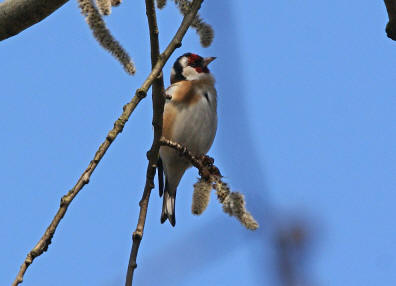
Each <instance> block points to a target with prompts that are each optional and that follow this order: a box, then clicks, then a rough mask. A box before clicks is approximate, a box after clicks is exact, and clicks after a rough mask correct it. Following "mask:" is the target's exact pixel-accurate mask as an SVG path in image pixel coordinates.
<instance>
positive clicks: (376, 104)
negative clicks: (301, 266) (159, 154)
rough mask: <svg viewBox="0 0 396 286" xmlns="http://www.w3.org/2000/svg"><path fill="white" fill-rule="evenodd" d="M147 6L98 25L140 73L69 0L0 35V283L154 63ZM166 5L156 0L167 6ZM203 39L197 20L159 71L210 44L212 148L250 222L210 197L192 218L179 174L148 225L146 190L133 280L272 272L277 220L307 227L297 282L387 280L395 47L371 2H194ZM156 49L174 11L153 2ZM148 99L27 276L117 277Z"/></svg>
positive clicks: (393, 278) (140, 175)
mask: <svg viewBox="0 0 396 286" xmlns="http://www.w3.org/2000/svg"><path fill="white" fill-rule="evenodd" d="M143 2H144V1H125V3H122V4H121V6H120V7H118V8H115V9H113V13H112V15H111V16H109V17H108V18H107V19H106V21H107V23H108V26H109V28H110V29H111V31H112V32H113V34H114V35H115V36H116V37H117V39H118V40H119V41H120V42H121V43H122V44H123V46H124V47H125V48H126V49H127V50H128V51H129V52H130V54H131V56H132V57H133V59H134V60H135V63H136V66H137V69H138V72H137V74H136V76H134V77H129V76H128V75H126V74H125V73H124V72H123V70H122V68H121V67H120V66H119V64H118V63H117V62H116V61H115V60H114V59H113V58H112V57H111V56H110V55H109V54H107V53H106V52H105V51H104V50H102V49H101V48H100V47H99V46H98V44H97V43H96V42H95V40H94V39H93V37H92V36H91V33H90V31H89V29H88V27H87V25H86V24H85V22H84V19H83V17H82V16H81V15H79V11H78V9H77V4H76V3H75V2H73V1H72V2H69V3H67V4H66V5H65V6H64V7H63V8H61V9H59V10H58V11H56V12H55V13H54V14H53V15H51V16H50V17H49V18H47V19H46V20H45V21H43V22H41V23H39V24H38V25H35V26H33V27H31V28H30V29H28V30H26V31H24V32H23V33H21V34H19V35H18V36H16V37H13V38H10V39H8V40H6V41H3V42H1V43H0V54H1V55H2V56H1V63H2V64H1V67H2V68H1V71H0V73H1V77H0V84H1V86H2V93H3V94H2V96H1V97H0V132H1V134H2V140H1V143H0V146H1V148H0V158H1V161H2V162H3V164H2V165H1V167H0V168H1V172H0V180H1V182H2V189H3V191H2V200H1V201H0V225H1V226H2V235H1V236H0V243H1V245H3V249H2V255H1V256H0V264H1V265H2V267H1V268H0V284H1V285H9V284H11V282H12V281H13V279H14V278H15V275H16V273H17V271H18V270H19V266H20V264H21V262H22V261H23V259H24V258H25V256H26V254H27V252H28V251H29V250H30V249H31V248H32V247H33V246H34V245H35V243H36V242H37V241H38V239H39V238H40V237H41V235H42V233H43V232H44V230H45V228H46V227H47V225H48V224H49V222H50V220H51V219H52V217H53V215H54V214H55V212H56V210H57V209H58V204H59V201H60V198H61V196H62V195H63V194H65V193H66V192H67V191H68V190H69V189H70V188H71V187H72V186H73V185H74V183H75V182H76V180H77V179H78V177H79V175H80V174H81V172H82V171H83V170H84V169H85V168H86V166H87V165H88V163H89V161H90V160H91V159H92V157H93V155H94V152H95V151H96V149H97V147H98V146H99V144H100V143H101V142H102V141H103V140H104V138H105V135H106V134H107V132H108V130H110V128H111V127H112V125H113V122H114V121H115V119H116V118H118V116H119V115H120V113H121V111H122V106H123V105H124V104H125V103H126V102H128V101H129V100H130V98H131V97H132V96H133V93H134V91H135V89H136V88H138V87H139V86H140V84H141V83H142V81H143V80H144V78H145V77H146V75H147V74H148V72H149V69H150V66H151V64H150V55H149V37H148V33H147V23H146V22H147V21H146V18H145V8H144V3H143ZM168 2H170V1H168ZM201 14H202V16H203V17H204V18H205V19H206V20H207V22H208V23H210V24H212V26H213V28H214V29H215V31H216V37H215V40H214V43H213V45H212V46H211V47H209V48H207V49H204V48H201V47H200V45H199V39H198V37H197V36H196V35H195V32H194V31H189V32H188V33H187V36H186V37H185V40H184V41H183V47H182V48H181V49H179V50H177V51H176V53H175V54H174V56H172V58H171V60H170V62H169V64H167V66H166V67H165V69H164V74H165V75H166V76H165V80H166V84H168V83H169V80H168V75H169V71H170V66H171V63H173V61H174V60H175V58H176V57H177V56H179V55H180V54H182V53H184V52H187V51H191V52H196V53H199V54H201V55H203V56H217V57H218V58H217V60H216V61H215V62H213V64H212V68H211V71H212V72H213V73H214V74H215V76H216V79H217V90H218V94H219V106H218V108H219V109H218V113H219V129H218V133H217V135H216V139H215V143H214V145H213V147H212V149H211V151H210V152H209V153H210V155H211V156H213V157H214V158H215V159H216V164H217V165H218V166H219V167H220V169H221V170H222V173H223V175H224V176H225V180H226V181H227V182H229V183H230V186H231V187H232V188H233V189H234V190H239V191H241V192H242V193H244V194H245V196H246V200H247V207H248V208H249V209H250V210H251V212H252V214H253V215H254V216H255V217H256V218H257V219H258V221H259V223H260V225H261V228H260V230H259V231H257V232H250V231H247V230H245V229H244V228H243V227H242V226H241V225H240V224H239V223H238V222H237V221H236V220H234V219H233V218H230V217H228V216H227V215H225V214H224V213H222V211H221V207H220V205H219V204H218V203H217V201H216V198H215V196H212V200H211V203H210V205H209V208H208V209H207V211H206V212H205V213H204V214H203V215H201V216H199V217H196V216H193V215H192V214H191V211H190V208H191V196H192V184H193V183H194V182H195V180H196V177H197V172H196V171H195V170H193V169H191V170H189V171H188V172H187V173H186V175H185V176H184V178H183V180H182V182H181V185H180V187H179V193H178V197H177V206H176V215H177V225H176V227H175V228H171V227H170V225H169V224H165V225H161V224H160V223H159V218H160V211H161V205H162V202H161V199H159V197H158V195H157V191H154V192H153V194H152V197H151V201H150V205H149V214H148V218H147V224H146V231H145V236H144V238H143V242H142V244H141V248H140V252H139V256H138V268H137V270H136V273H135V282H136V285H192V286H194V285H278V279H277V276H276V265H275V262H274V261H275V258H274V257H275V251H274V248H273V243H272V236H273V229H274V227H275V226H276V225H278V224H279V223H280V224H282V223H283V222H284V221H286V222H287V221H294V220H300V219H303V220H305V221H306V222H307V224H308V225H309V229H310V230H311V233H310V235H311V244H310V251H309V253H308V257H307V261H306V267H305V268H306V269H305V271H306V273H307V276H308V277H309V280H310V282H312V283H311V285H395V283H396V274H395V271H394V269H395V268H396V229H395V227H394V219H393V218H394V217H395V215H396V212H395V207H394V202H395V199H396V195H395V191H396V189H395V177H396V167H395V166H396V151H395V146H396V128H395V122H396V99H395V98H396V97H395V88H394V87H395V75H396V43H395V42H393V41H391V40H389V39H388V38H387V37H386V35H385V32H384V28H385V24H386V22H387V15H386V9H385V6H384V4H383V2H382V1H377V2H374V1H371V2H369V1H368V2H364V1H363V2H362V1H356V0H353V1H332V2H323V1H321V2H318V1H266V2H262V1H250V3H249V4H246V3H245V2H244V1H225V0H222V1H205V3H204V5H203V9H202V10H201ZM158 15H159V27H160V42H161V47H162V48H164V47H165V46H166V45H167V43H168V41H169V39H170V37H171V36H172V35H173V33H174V32H175V31H176V29H177V27H178V24H179V22H180V21H181V16H180V15H179V13H178V12H177V11H176V10H175V8H174V5H173V4H172V3H168V5H167V8H166V9H165V10H163V11H160V12H159V13H158ZM151 116H152V113H151V102H150V98H149V97H148V98H146V99H145V100H144V101H143V102H141V104H140V105H139V106H138V108H137V109H136V111H135V112H134V114H133V115H132V117H131V119H130V121H129V122H128V123H127V125H126V127H125V129H124V131H123V133H122V134H121V135H120V136H119V137H118V138H117V140H116V141H115V142H114V143H113V145H112V146H111V147H110V149H109V150H108V152H107V153H106V156H105V157H104V159H103V160H102V162H101V163H100V165H99V166H98V168H97V170H96V171H95V173H94V174H93V176H92V178H91V182H90V184H89V185H87V186H86V187H85V188H84V189H83V190H82V191H81V193H80V194H79V195H78V196H77V198H76V199H75V201H73V203H72V205H71V206H70V208H69V210H68V212H67V214H66V216H65V218H64V219H63V220H62V222H61V224H60V226H59V228H58V230H57V232H56V234H55V237H54V239H53V242H52V244H51V245H50V247H49V250H48V252H46V253H45V254H44V255H42V256H41V257H39V258H37V259H36V260H35V261H34V263H33V264H32V266H31V267H30V268H29V269H28V272H27V273H26V275H25V282H24V285H60V286H62V285H100V286H113V285H114V286H115V285H123V283H124V282H123V281H124V276H125V270H126V266H127V263H128V258H129V251H130V244H131V234H132V232H133V230H134V228H135V226H136V221H137V216H138V212H139V210H138V201H139V199H140V196H141V192H142V190H143V186H144V179H145V170H146V164H147V163H146V157H145V152H146V151H147V150H148V149H149V147H150V144H151V141H152V127H151Z"/></svg>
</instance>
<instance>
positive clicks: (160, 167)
mask: <svg viewBox="0 0 396 286" xmlns="http://www.w3.org/2000/svg"><path fill="white" fill-rule="evenodd" d="M157 169H158V189H159V196H160V197H162V194H163V193H164V166H163V165H162V160H161V158H159V159H158V162H157Z"/></svg>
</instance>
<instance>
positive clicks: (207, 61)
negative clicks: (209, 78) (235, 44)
mask: <svg viewBox="0 0 396 286" xmlns="http://www.w3.org/2000/svg"><path fill="white" fill-rule="evenodd" d="M215 59H216V57H209V58H204V67H207V66H208V65H209V64H210V63H211V62H213V61H214V60H215Z"/></svg>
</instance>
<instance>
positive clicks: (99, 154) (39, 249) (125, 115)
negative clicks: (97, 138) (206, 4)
mask: <svg viewBox="0 0 396 286" xmlns="http://www.w3.org/2000/svg"><path fill="white" fill-rule="evenodd" d="M202 1H203V0H194V2H193V4H194V6H193V9H192V10H191V13H190V14H188V15H187V16H185V17H184V19H183V22H182V23H181V25H180V27H179V29H178V30H177V32H176V34H175V36H174V37H173V39H172V41H171V42H170V43H169V45H168V46H167V48H166V49H165V51H164V52H163V53H162V54H161V55H160V56H159V59H158V61H157V62H156V64H155V66H154V68H153V69H152V71H151V73H150V74H149V75H148V77H147V78H146V80H145V81H144V83H143V84H142V86H141V87H140V88H139V89H137V90H136V93H135V96H134V97H133V98H132V100H131V101H130V102H129V103H128V104H126V105H125V106H124V107H123V112H122V114H121V116H120V117H119V118H118V119H117V120H116V121H115V123H114V127H113V129H112V130H110V131H109V133H108V134H107V136H106V139H105V141H104V142H103V143H102V144H101V145H100V147H99V149H98V150H97V151H96V153H95V156H94V158H93V160H92V161H91V162H90V163H89V165H88V167H87V169H86V170H85V171H84V172H83V173H82V175H81V176H80V178H79V179H78V181H77V183H76V184H75V185H74V187H73V188H72V189H71V190H70V191H69V192H68V193H67V194H66V195H64V196H63V197H62V199H61V202H60V206H59V209H58V211H57V213H56V215H55V216H54V218H53V219H52V221H51V223H50V225H49V226H48V228H47V229H46V231H45V233H44V235H43V236H42V237H41V238H40V240H39V241H38V243H37V244H36V246H35V247H34V248H33V249H32V250H31V251H30V252H29V253H28V255H27V256H26V258H25V260H24V262H23V263H22V265H21V267H20V270H19V272H18V275H17V277H16V278H15V281H14V282H13V284H12V285H13V286H16V285H18V284H19V283H21V282H22V281H23V276H24V275H25V272H26V270H27V268H28V267H29V265H30V264H31V263H32V262H33V260H34V259H35V258H36V257H37V256H40V255H41V254H43V253H44V252H45V251H47V250H48V246H49V245H50V244H51V239H52V237H53V236H54V233H55V231H56V228H57V227H58V224H59V222H60V221H61V220H62V218H63V216H64V215H65V213H66V211H67V208H68V207H69V205H70V203H71V202H72V200H73V199H74V198H75V197H76V196H77V194H78V193H79V191H80V190H81V189H82V188H83V187H84V186H85V185H86V184H88V183H89V179H90V177H91V175H92V173H93V172H94V170H95V168H96V167H97V165H98V164H99V162H100V160H101V159H102V158H103V156H104V154H105V153H106V151H107V149H109V147H110V145H111V143H112V142H113V141H114V139H115V138H116V137H117V135H118V134H120V133H121V132H122V130H123V129H124V126H125V123H126V122H127V121H128V119H129V117H130V116H131V114H132V112H133V111H134V110H135V108H136V106H137V105H138V104H139V102H140V101H141V100H142V99H143V98H144V97H146V94H147V91H148V89H149V88H150V86H151V84H152V83H153V82H154V80H155V79H156V78H157V77H158V75H159V74H160V72H161V71H162V68H163V67H164V65H165V63H166V62H167V61H168V59H169V57H170V56H171V55H172V53H173V52H174V51H175V49H176V48H178V47H180V46H181V41H182V39H183V37H184V35H185V33H186V32H187V29H188V27H189V26H190V24H191V21H192V20H193V18H194V16H195V14H196V13H197V11H198V9H199V8H200V6H201V3H202ZM154 173H155V170H154V172H153V175H152V179H151V184H153V183H152V181H153V178H154ZM146 185H147V184H146ZM151 187H152V185H148V187H147V188H151ZM145 189H146V188H145ZM147 203H148V202H147ZM141 205H142V204H141ZM143 212H144V211H143ZM146 212H147V205H146ZM141 213H142V210H141ZM140 217H141V216H140ZM140 217H139V218H140ZM144 219H145V216H144ZM143 222H144V221H143ZM139 225H140V226H141V225H142V224H139ZM143 227H144V224H143ZM143 227H139V230H140V229H141V233H143Z"/></svg>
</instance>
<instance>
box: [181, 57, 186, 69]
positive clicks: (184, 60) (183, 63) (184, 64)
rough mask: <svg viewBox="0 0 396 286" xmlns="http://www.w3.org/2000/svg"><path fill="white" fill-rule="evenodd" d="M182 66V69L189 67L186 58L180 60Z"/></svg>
mask: <svg viewBox="0 0 396 286" xmlns="http://www.w3.org/2000/svg"><path fill="white" fill-rule="evenodd" d="M180 64H181V66H182V67H186V66H188V59H187V58H186V57H183V58H182V59H181V60H180Z"/></svg>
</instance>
